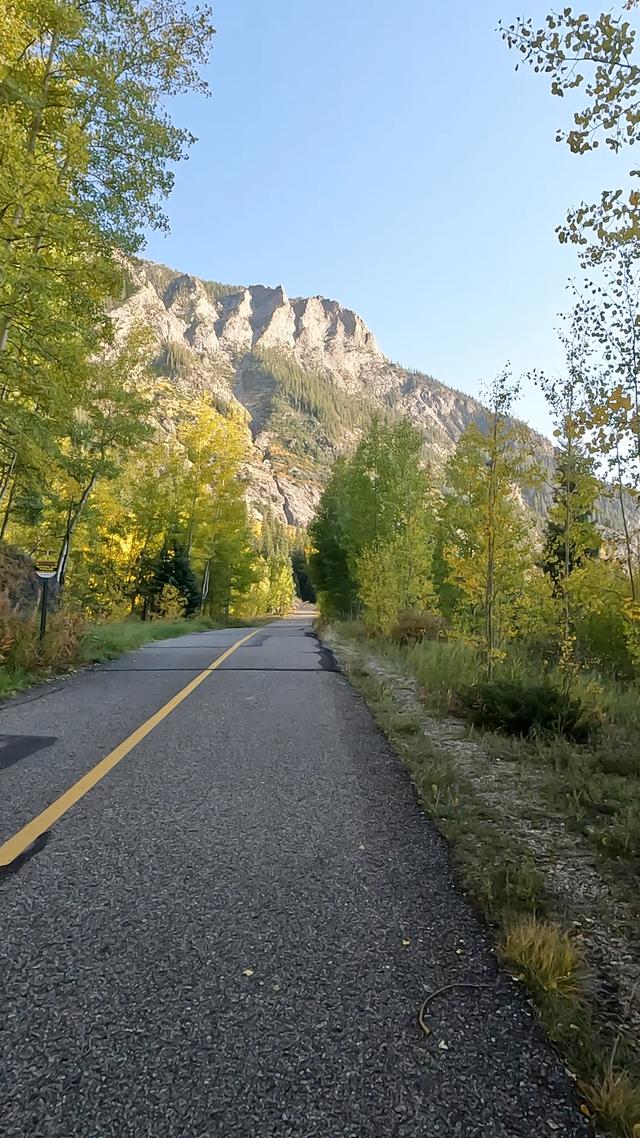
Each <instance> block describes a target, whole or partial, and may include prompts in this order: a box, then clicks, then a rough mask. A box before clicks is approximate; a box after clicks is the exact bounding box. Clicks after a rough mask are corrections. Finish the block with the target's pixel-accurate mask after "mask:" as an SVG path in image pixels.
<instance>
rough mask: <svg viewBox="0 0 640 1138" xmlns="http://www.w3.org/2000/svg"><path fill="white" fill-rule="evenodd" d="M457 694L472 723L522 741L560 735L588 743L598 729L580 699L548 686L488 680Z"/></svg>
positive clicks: (597, 724)
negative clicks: (541, 736)
mask: <svg viewBox="0 0 640 1138" xmlns="http://www.w3.org/2000/svg"><path fill="white" fill-rule="evenodd" d="M460 694H461V697H462V700H463V703H464V704H465V706H466V708H467V713H468V715H469V717H470V719H471V721H472V722H473V723H474V724H476V725H477V726H479V727H486V728H489V729H490V730H503V731H506V732H507V734H509V735H519V736H520V737H521V738H524V737H526V736H533V735H545V734H546V735H563V736H564V737H565V738H567V739H571V741H572V742H574V743H588V742H590V741H591V740H592V739H594V738H595V736H596V735H597V734H598V732H599V729H600V726H601V724H600V720H599V718H598V716H597V715H596V714H595V713H594V712H591V711H589V710H588V708H587V707H586V706H585V704H584V703H583V702H582V700H580V699H578V698H576V697H574V698H570V697H569V696H567V695H565V694H564V693H563V692H561V691H559V689H558V688H555V687H553V686H552V685H551V684H533V685H532V684H528V683H527V682H526V681H524V680H505V679H497V680H487V681H486V682H485V683H481V684H477V685H475V686H473V687H470V688H467V689H466V690H465V691H462V692H461V693H460Z"/></svg>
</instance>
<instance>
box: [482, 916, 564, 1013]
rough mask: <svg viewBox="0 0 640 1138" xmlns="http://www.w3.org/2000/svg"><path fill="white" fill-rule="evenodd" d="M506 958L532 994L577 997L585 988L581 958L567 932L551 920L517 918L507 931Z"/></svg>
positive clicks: (503, 951)
mask: <svg viewBox="0 0 640 1138" xmlns="http://www.w3.org/2000/svg"><path fill="white" fill-rule="evenodd" d="M502 954H503V956H504V957H505V958H506V959H507V960H509V961H510V962H511V964H513V965H515V966H516V968H518V969H519V970H520V971H521V972H522V976H523V979H524V980H525V982H526V983H527V984H528V986H529V987H530V988H531V989H532V990H533V991H538V992H543V993H545V994H547V995H554V996H565V997H575V996H577V995H578V994H579V993H580V991H581V989H582V982H583V979H584V969H583V964H582V958H581V956H580V953H579V951H578V949H577V947H576V944H575V941H572V940H571V939H570V938H569V936H568V935H567V933H565V932H563V931H562V929H559V928H558V926H557V925H554V924H551V922H549V921H539V920H537V919H536V918H535V917H531V916H520V917H516V919H515V920H514V921H512V922H511V923H510V925H509V926H508V928H507V933H506V936H505V940H504V944H503V946H502Z"/></svg>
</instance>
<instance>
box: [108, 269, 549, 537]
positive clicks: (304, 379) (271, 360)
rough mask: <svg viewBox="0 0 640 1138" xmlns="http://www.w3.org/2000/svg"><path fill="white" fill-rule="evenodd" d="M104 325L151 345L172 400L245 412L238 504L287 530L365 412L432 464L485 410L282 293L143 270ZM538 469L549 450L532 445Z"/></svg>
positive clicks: (359, 330) (340, 319) (344, 313)
mask: <svg viewBox="0 0 640 1138" xmlns="http://www.w3.org/2000/svg"><path fill="white" fill-rule="evenodd" d="M112 315H113V316H114V318H115V321H116V324H117V326H118V328H119V329H120V330H121V331H125V330H126V329H128V328H129V327H131V326H132V325H134V324H136V323H144V324H145V325H147V326H148V327H149V328H150V329H151V330H152V333H153V336H154V339H155V342H156V348H157V354H156V358H155V360H154V365H155V368H156V371H157V373H158V374H159V375H162V376H163V377H164V378H165V380H169V381H170V382H172V383H174V384H175V385H176V388H178V389H179V390H181V391H182V392H185V391H186V392H187V393H188V392H189V391H194V392H195V391H198V392H210V393H211V394H212V395H213V396H214V397H215V398H216V399H218V400H220V401H221V402H222V403H224V404H227V405H228V404H229V403H231V402H234V401H235V402H237V403H239V404H242V406H243V407H244V408H245V409H246V410H247V412H248V414H249V416H250V425H251V430H252V436H253V449H252V454H251V457H250V461H249V468H248V471H247V474H248V499H249V502H250V504H251V505H252V507H253V508H256V509H264V508H265V507H270V508H271V509H272V510H273V511H274V513H275V514H276V516H279V517H280V518H281V520H282V521H286V522H288V523H289V524H291V525H299V526H306V525H307V524H308V523H309V521H310V520H311V518H312V517H313V514H314V511H315V509H316V506H317V503H318V499H319V496H320V493H321V489H322V484H323V481H324V479H325V477H326V474H327V472H328V469H329V467H330V464H331V462H332V461H333V459H334V458H335V456H336V455H337V454H339V453H340V452H341V451H343V450H344V449H346V448H348V447H349V446H351V445H353V443H354V441H355V440H356V439H357V437H358V435H359V432H360V430H361V427H362V424H363V422H364V421H365V420H366V418H367V416H368V415H369V414H370V412H371V411H372V410H374V409H378V410H380V411H382V412H383V413H394V414H401V415H406V416H407V417H408V418H409V419H411V420H412V421H413V422H414V423H415V424H416V426H418V427H419V428H420V429H421V431H422V432H423V434H424V437H425V447H426V450H427V452H428V454H429V455H430V457H431V458H432V459H433V460H434V461H435V462H439V461H440V460H442V459H444V458H445V457H446V455H447V454H448V453H449V452H450V451H451V450H452V448H453V447H454V446H455V443H456V441H457V439H458V438H459V436H460V434H461V432H462V431H463V430H464V429H465V427H467V426H468V425H469V423H471V422H477V423H482V422H483V421H484V418H485V409H484V408H483V407H482V405H481V404H480V403H478V402H477V401H476V400H475V399H472V398H471V397H470V396H468V395H464V394H462V393H461V392H458V391H454V390H452V389H451V388H449V387H445V386H444V385H443V384H441V383H438V382H437V381H436V380H434V379H432V378H431V377H430V376H427V375H422V374H420V373H417V372H413V371H408V370H406V369H404V368H402V367H399V366H398V365H396V364H394V363H392V362H391V361H390V360H388V359H387V358H386V356H385V355H384V354H383V353H382V352H381V351H380V348H379V347H378V345H377V343H376V340H375V337H374V335H373V333H372V332H370V331H369V329H368V328H367V327H366V325H365V324H364V322H363V321H362V319H361V318H360V317H359V316H358V315H357V313H355V312H352V311H351V310H350V309H348V308H343V307H342V305H340V304H338V303H337V301H334V300H326V299H325V298H324V297H320V296H314V297H309V298H296V299H290V298H289V297H288V296H287V295H286V293H285V291H284V289H283V288H282V287H281V286H279V287H277V288H265V287H264V286H263V285H253V286H251V287H250V288H244V287H237V288H236V287H233V286H228V285H220V284H217V283H216V282H211V281H203V280H200V279H198V278H197V277H193V276H189V275H186V274H184V273H178V272H175V271H173V270H172V269H168V268H165V267H164V266H162V265H155V264H152V263H151V262H147V261H143V262H139V263H137V264H136V265H134V266H132V267H131V268H130V278H129V280H128V286H127V296H126V298H125V299H123V300H122V301H121V302H120V303H119V304H117V305H116V306H115V308H114V310H113V313H112ZM536 444H537V449H539V450H540V452H541V453H542V454H544V455H545V456H546V457H547V459H548V460H550V456H551V454H552V450H551V447H550V444H549V443H548V442H547V441H546V440H544V439H542V438H540V437H539V436H536Z"/></svg>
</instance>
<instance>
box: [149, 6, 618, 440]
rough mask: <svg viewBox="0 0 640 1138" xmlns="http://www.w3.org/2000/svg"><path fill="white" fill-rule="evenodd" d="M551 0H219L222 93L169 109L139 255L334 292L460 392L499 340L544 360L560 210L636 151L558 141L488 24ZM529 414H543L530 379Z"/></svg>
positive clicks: (303, 290) (521, 360)
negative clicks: (173, 131) (156, 193)
mask: <svg viewBox="0 0 640 1138" xmlns="http://www.w3.org/2000/svg"><path fill="white" fill-rule="evenodd" d="M603 6H604V5H603ZM547 7H548V6H547V4H545V3H540V2H539V0H530V2H529V3H528V4H527V0H501V2H500V0H458V2H457V3H455V4H454V3H449V2H448V0H393V2H391V0H385V2H383V0H322V2H321V3H320V2H315V0H271V2H267V0H217V3H215V8H214V13H215V21H214V22H215V24H216V27H217V29H218V35H217V36H216V39H215V48H214V53H213V58H212V61H211V64H210V66H209V68H208V71H207V75H208V78H209V81H210V84H211V87H212V92H213V97H212V98H211V99H209V100H201V99H199V98H195V97H188V98H182V99H180V100H177V101H176V103H175V104H174V106H173V108H172V113H173V114H174V117H175V118H176V119H177V121H180V122H181V123H182V124H184V125H188V126H189V127H190V129H191V130H192V131H193V133H194V134H195V135H197V137H198V140H199V141H198V142H197V144H196V145H195V147H194V148H193V150H192V152H191V157H190V158H189V160H188V162H185V163H182V164H180V165H179V167H178V169H177V176H176V186H175V190H174V193H173V195H172V197H171V199H170V201H169V203H168V214H169V218H170V224H171V234H170V236H169V237H164V236H162V235H159V234H150V235H149V241H148V247H147V255H148V256H149V257H151V258H153V259H155V260H159V261H163V262H164V263H165V264H168V265H171V266H173V267H174V268H178V269H182V270H185V271H188V272H192V273H195V274H197V275H199V276H204V277H208V278H211V279H215V280H221V281H227V282H231V283H242V284H252V283H257V282H260V283H264V284H269V285H275V284H280V283H281V284H283V285H284V287H285V289H286V290H287V292H288V293H289V295H290V296H307V295H315V294H317V293H320V294H322V295H324V296H329V297H335V298H336V299H338V300H340V301H341V302H342V303H344V304H346V305H348V306H349V307H351V308H355V309H356V311H358V312H359V313H360V314H361V315H362V316H363V318H364V319H365V320H366V322H367V324H368V325H369V326H370V327H371V328H372V330H373V331H374V332H375V334H376V336H377V338H378V342H379V343H380V345H381V347H382V348H383V350H384V351H385V352H386V353H387V354H388V355H389V356H391V357H392V358H393V359H396V360H399V361H400V362H402V363H404V364H406V365H408V366H413V367H418V368H420V369H421V370H423V371H426V372H430V373H431V374H433V375H435V376H436V377H437V378H439V379H441V380H443V381H444V382H445V383H449V384H452V385H453V386H455V387H458V388H461V389H463V390H465V391H469V392H471V393H472V394H476V393H477V392H478V390H479V386H480V382H481V380H482V379H490V378H491V376H492V375H493V374H494V373H495V372H496V371H497V370H499V369H500V368H501V367H502V366H503V365H504V363H505V362H506V361H507V360H510V361H511V363H512V366H513V369H514V371H515V372H516V374H519V373H520V372H524V371H526V370H527V369H529V368H533V367H544V368H547V369H552V368H555V367H557V366H558V365H559V363H560V354H559V349H558V346H557V343H556V338H555V334H554V327H555V325H556V323H557V321H556V313H557V312H559V311H560V310H561V309H563V308H564V307H566V306H567V299H566V294H565V283H566V280H567V278H568V277H569V276H570V275H572V274H575V272H576V262H575V258H574V254H573V253H572V251H571V250H567V249H565V248H563V247H561V246H560V245H559V244H558V242H557V240H556V237H555V234H554V229H555V226H556V225H557V224H558V223H559V222H560V221H562V219H563V218H564V215H565V213H566V210H567V208H568V206H569V205H571V204H573V203H577V202H578V201H580V200H583V199H587V200H595V199H596V198H597V197H598V194H599V190H600V189H601V188H604V187H605V186H613V185H619V184H622V180H623V171H624V170H626V169H628V168H629V167H630V166H632V165H633V161H632V158H633V156H630V155H624V156H623V157H622V158H615V157H612V156H610V155H608V154H605V153H604V151H599V152H598V154H597V155H594V156H588V157H585V158H578V157H575V156H573V155H571V154H570V153H569V151H568V148H566V147H565V146H561V145H559V144H557V143H555V142H554V136H555V128H556V127H557V126H558V125H560V124H562V123H564V122H566V121H567V118H568V112H569V110H570V108H569V106H568V102H567V100H565V101H564V102H563V101H561V100H559V99H553V98H552V97H551V96H550V95H549V94H548V92H547V89H546V83H545V80H544V78H542V77H539V76H534V75H532V74H530V73H529V72H528V70H527V71H522V70H520V71H518V73H517V74H516V73H515V72H514V66H515V62H516V60H515V56H514V55H513V54H512V53H510V52H508V51H507V49H506V47H505V46H504V44H503V43H502V41H501V39H500V37H499V35H498V34H497V32H496V30H495V29H496V25H497V22H498V19H499V18H502V19H503V20H505V21H506V20H508V19H510V18H512V17H513V16H514V15H515V14H516V13H517V12H519V11H526V13H527V14H528V15H532V16H533V17H534V18H536V19H541V18H542V17H543V16H544V14H545V13H546V11H547ZM597 10H598V11H599V10H600V8H599V7H598V8H597ZM521 413H522V414H523V415H524V417H525V418H527V419H528V420H529V421H530V422H531V423H532V424H533V425H535V426H538V427H540V428H543V429H548V420H547V417H546V413H545V410H544V405H543V400H542V398H541V396H540V395H539V394H537V393H536V392H535V391H531V390H528V391H526V392H525V396H524V399H523V401H522V404H521Z"/></svg>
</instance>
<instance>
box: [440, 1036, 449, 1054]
mask: <svg viewBox="0 0 640 1138" xmlns="http://www.w3.org/2000/svg"><path fill="white" fill-rule="evenodd" d="M438 1047H439V1048H440V1050H441V1051H448V1050H449V1044H448V1043H445V1041H444V1039H441V1040H440V1042H439V1044H438Z"/></svg>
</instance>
